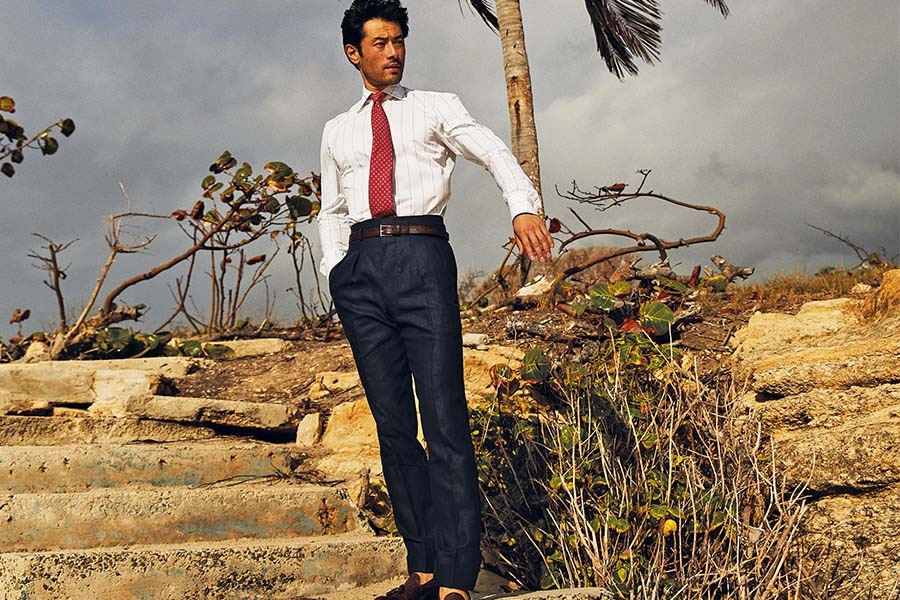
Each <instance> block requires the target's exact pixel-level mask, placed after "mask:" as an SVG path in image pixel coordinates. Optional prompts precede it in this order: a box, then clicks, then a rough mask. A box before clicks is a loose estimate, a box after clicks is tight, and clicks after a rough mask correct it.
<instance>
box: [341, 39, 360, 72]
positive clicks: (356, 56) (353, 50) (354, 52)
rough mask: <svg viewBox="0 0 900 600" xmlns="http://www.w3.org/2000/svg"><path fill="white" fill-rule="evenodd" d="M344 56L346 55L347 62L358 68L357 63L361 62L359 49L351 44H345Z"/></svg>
mask: <svg viewBox="0 0 900 600" xmlns="http://www.w3.org/2000/svg"><path fill="white" fill-rule="evenodd" d="M344 54H346V55H347V60H349V61H350V62H351V63H353V65H354V66H355V67H356V68H359V61H360V60H362V56H360V53H359V48H357V47H356V46H354V45H353V44H347V45H346V46H344Z"/></svg>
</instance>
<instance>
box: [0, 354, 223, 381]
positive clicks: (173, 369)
mask: <svg viewBox="0 0 900 600" xmlns="http://www.w3.org/2000/svg"><path fill="white" fill-rule="evenodd" d="M210 362H212V361H210V360H209V359H206V358H193V357H190V356H150V357H145V358H116V359H109V360H61V361H54V362H47V363H43V364H44V367H43V368H49V369H51V370H53V371H56V372H67V371H79V372H92V371H118V370H127V371H151V372H153V373H156V374H158V375H161V376H163V377H168V378H169V379H180V378H182V377H185V376H186V375H188V374H190V373H193V372H194V371H196V370H198V369H200V368H201V367H203V366H204V365H206V364H207V363H210ZM17 364H18V363H10V364H8V365H0V372H2V368H3V367H12V366H14V365H17ZM29 367H30V368H36V369H38V370H40V368H39V366H38V365H36V364H32V365H29Z"/></svg>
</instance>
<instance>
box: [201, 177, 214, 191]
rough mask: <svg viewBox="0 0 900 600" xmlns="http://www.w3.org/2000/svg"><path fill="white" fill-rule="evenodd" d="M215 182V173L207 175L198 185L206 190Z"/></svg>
mask: <svg viewBox="0 0 900 600" xmlns="http://www.w3.org/2000/svg"><path fill="white" fill-rule="evenodd" d="M215 183H216V176H215V175H207V176H206V177H204V178H203V181H201V182H200V187H201V188H203V189H204V190H208V189H209V188H211V187H212V186H213V185H214V184H215Z"/></svg>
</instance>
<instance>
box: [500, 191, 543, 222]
mask: <svg viewBox="0 0 900 600" xmlns="http://www.w3.org/2000/svg"><path fill="white" fill-rule="evenodd" d="M532 196H534V197H533V198H532ZM506 204H507V206H509V218H510V220H512V219H515V218H516V217H517V216H519V215H521V214H522V213H531V214H534V215H536V214H539V212H540V204H539V199H538V197H537V194H536V193H535V194H528V193H521V194H515V195H512V194H511V195H510V196H509V197H508V198H507V199H506Z"/></svg>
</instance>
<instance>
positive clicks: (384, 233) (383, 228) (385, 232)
mask: <svg viewBox="0 0 900 600" xmlns="http://www.w3.org/2000/svg"><path fill="white" fill-rule="evenodd" d="M392 235H400V226H399V225H386V224H383V225H379V226H378V237H388V236H392Z"/></svg>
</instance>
